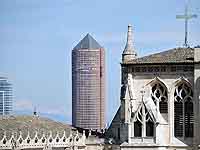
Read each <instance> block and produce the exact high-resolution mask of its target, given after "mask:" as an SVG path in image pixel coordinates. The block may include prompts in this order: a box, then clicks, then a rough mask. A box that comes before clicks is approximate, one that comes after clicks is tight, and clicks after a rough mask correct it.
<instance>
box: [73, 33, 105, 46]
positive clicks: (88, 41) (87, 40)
mask: <svg viewBox="0 0 200 150" xmlns="http://www.w3.org/2000/svg"><path fill="white" fill-rule="evenodd" d="M100 48H102V46H101V45H100V44H99V43H98V42H97V41H96V40H95V39H94V38H93V37H92V36H91V35H90V34H89V33H88V34H87V35H86V36H85V37H84V38H83V39H82V40H81V41H80V42H79V43H78V44H77V45H76V46H75V47H74V48H73V50H79V49H100Z"/></svg>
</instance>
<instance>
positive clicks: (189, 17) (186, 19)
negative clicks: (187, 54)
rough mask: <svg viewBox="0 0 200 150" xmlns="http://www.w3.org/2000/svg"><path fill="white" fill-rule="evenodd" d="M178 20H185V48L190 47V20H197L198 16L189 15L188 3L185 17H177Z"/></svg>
mask: <svg viewBox="0 0 200 150" xmlns="http://www.w3.org/2000/svg"><path fill="white" fill-rule="evenodd" d="M176 18H177V19H185V43H184V46H185V47H189V45H188V20H190V19H192V18H197V15H196V14H189V13H188V3H187V4H186V5H185V14H184V15H176Z"/></svg>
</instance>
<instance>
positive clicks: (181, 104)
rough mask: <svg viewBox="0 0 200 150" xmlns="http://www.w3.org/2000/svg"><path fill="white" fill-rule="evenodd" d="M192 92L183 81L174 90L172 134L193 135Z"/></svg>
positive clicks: (176, 135)
mask: <svg viewBox="0 0 200 150" xmlns="http://www.w3.org/2000/svg"><path fill="white" fill-rule="evenodd" d="M193 125H194V114H193V92H192V88H191V87H190V86H189V85H188V84H186V83H185V82H183V83H181V84H179V85H178V86H176V88H175V92H174V135H175V137H184V136H185V137H193V130H194V129H193Z"/></svg>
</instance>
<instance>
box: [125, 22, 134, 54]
mask: <svg viewBox="0 0 200 150" xmlns="http://www.w3.org/2000/svg"><path fill="white" fill-rule="evenodd" d="M132 34H133V31H132V25H131V24H129V25H128V33H127V41H126V46H125V49H124V51H125V50H126V51H127V52H129V53H131V52H132V51H133V35H132Z"/></svg>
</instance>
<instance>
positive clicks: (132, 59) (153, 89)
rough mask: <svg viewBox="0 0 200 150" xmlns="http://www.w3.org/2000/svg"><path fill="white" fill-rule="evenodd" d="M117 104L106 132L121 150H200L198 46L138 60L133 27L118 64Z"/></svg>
mask: <svg viewBox="0 0 200 150" xmlns="http://www.w3.org/2000/svg"><path fill="white" fill-rule="evenodd" d="M121 72H122V75H121V97H120V101H121V105H120V107H119V109H118V111H117V113H116V115H115V117H114V119H113V121H112V123H111V125H110V128H109V129H108V136H109V137H112V138H113V139H112V142H113V143H116V144H119V145H120V149H122V150H128V149H173V150H174V149H177V150H178V149H181V150H183V149H184V150H185V149H196V150H197V149H200V147H199V145H200V48H198V47H197V48H175V49H171V50H168V51H164V52H161V53H156V54H153V55H149V56H145V57H141V58H138V57H137V53H136V51H135V49H134V46H133V40H132V27H131V25H129V26H128V33H127V43H126V46H125V49H124V51H123V54H122V63H121Z"/></svg>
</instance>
